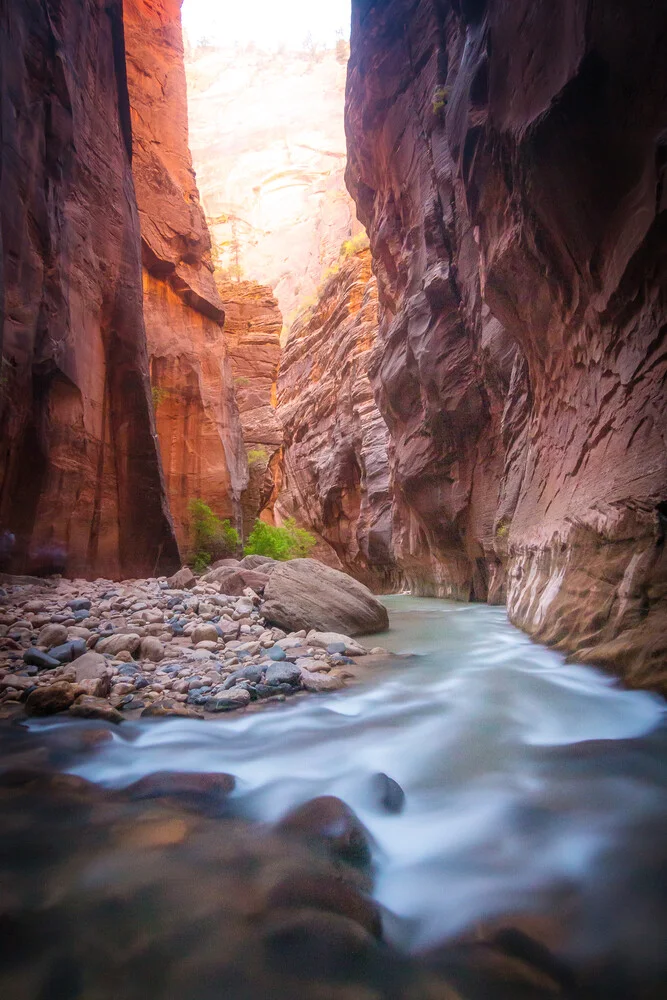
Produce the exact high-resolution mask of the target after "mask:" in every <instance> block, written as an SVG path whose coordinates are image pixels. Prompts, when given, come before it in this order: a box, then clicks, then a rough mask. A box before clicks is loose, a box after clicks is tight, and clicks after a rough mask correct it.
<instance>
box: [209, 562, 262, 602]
mask: <svg viewBox="0 0 667 1000" xmlns="http://www.w3.org/2000/svg"><path fill="white" fill-rule="evenodd" d="M268 579H269V577H268V576H267V574H266V573H259V572H257V571H255V570H252V569H240V568H239V569H234V567H233V566H221V567H220V569H214V570H211V572H210V573H207V574H206V575H205V576H203V577H202V583H219V584H220V587H221V588H222V591H223V593H225V594H228V595H229V596H230V597H242V596H243V591H244V590H245V589H246V587H250V588H251V589H252V590H254V591H256V592H258V591H262V590H263V589H264V587H265V585H266V583H267V582H268Z"/></svg>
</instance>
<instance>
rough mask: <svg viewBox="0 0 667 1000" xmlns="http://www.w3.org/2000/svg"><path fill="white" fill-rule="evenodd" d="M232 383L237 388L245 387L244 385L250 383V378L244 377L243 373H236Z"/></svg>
mask: <svg viewBox="0 0 667 1000" xmlns="http://www.w3.org/2000/svg"><path fill="white" fill-rule="evenodd" d="M234 385H235V386H236V387H237V388H238V389H245V388H246V386H249V385H250V379H249V378H246V377H245V375H237V376H236V378H235V379H234Z"/></svg>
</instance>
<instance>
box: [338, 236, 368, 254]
mask: <svg viewBox="0 0 667 1000" xmlns="http://www.w3.org/2000/svg"><path fill="white" fill-rule="evenodd" d="M369 245H370V244H369V241H368V233H366V232H364V231H363V230H362V232H360V233H357V235H356V236H352V237H351V238H350V239H349V240H345V242H344V243H343V244H342V246H341V248H340V256H341V257H352V256H353V255H354V254H355V253H359V251H360V250H367V249H368V247H369Z"/></svg>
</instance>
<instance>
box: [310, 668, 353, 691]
mask: <svg viewBox="0 0 667 1000" xmlns="http://www.w3.org/2000/svg"><path fill="white" fill-rule="evenodd" d="M301 683H302V684H303V686H304V688H305V690H306V691H312V692H314V693H324V692H326V691H340V689H341V688H343V687H345V684H344V683H343V681H342V679H341V678H340V677H337V676H336V675H335V674H325V673H311V671H310V670H303V669H302V671H301Z"/></svg>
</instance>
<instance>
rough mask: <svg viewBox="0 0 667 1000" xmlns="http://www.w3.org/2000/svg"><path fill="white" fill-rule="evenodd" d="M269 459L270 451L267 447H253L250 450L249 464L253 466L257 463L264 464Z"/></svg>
mask: <svg viewBox="0 0 667 1000" xmlns="http://www.w3.org/2000/svg"><path fill="white" fill-rule="evenodd" d="M268 460H269V453H268V451H267V450H266V448H251V449H250V451H249V452H248V465H249V466H250V468H252V467H253V466H255V465H264V464H265V463H266V462H268Z"/></svg>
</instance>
